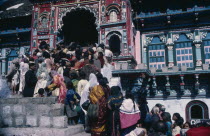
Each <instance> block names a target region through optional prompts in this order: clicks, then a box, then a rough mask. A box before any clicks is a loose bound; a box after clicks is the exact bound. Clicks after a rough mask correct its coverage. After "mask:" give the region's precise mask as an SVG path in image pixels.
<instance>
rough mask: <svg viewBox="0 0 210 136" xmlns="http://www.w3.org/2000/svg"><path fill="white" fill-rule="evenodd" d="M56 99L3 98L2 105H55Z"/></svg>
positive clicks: (0, 101) (0, 102) (0, 100)
mask: <svg viewBox="0 0 210 136" xmlns="http://www.w3.org/2000/svg"><path fill="white" fill-rule="evenodd" d="M55 103H57V98H56V97H37V98H36V97H24V98H17V97H15V98H1V99H0V104H55Z"/></svg>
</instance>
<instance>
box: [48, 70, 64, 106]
mask: <svg viewBox="0 0 210 136" xmlns="http://www.w3.org/2000/svg"><path fill="white" fill-rule="evenodd" d="M47 88H48V89H49V90H50V91H52V96H57V97H58V102H59V103H64V102H65V98H66V92H67V88H66V85H65V83H64V78H63V77H62V76H61V75H59V74H55V75H53V83H52V84H51V85H49V86H48V87H47Z"/></svg>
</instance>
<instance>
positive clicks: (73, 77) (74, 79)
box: [70, 71, 79, 92]
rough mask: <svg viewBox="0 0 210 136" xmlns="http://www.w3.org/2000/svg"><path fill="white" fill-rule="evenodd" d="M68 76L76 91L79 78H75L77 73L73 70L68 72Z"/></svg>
mask: <svg viewBox="0 0 210 136" xmlns="http://www.w3.org/2000/svg"><path fill="white" fill-rule="evenodd" d="M70 78H71V81H72V83H73V85H74V89H75V91H76V92H78V82H79V80H78V79H77V78H78V75H77V73H76V71H75V72H72V73H71V74H70Z"/></svg>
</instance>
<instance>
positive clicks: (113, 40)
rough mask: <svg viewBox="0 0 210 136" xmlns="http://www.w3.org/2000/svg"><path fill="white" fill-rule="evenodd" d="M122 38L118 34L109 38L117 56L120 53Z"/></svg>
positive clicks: (111, 48)
mask: <svg viewBox="0 0 210 136" xmlns="http://www.w3.org/2000/svg"><path fill="white" fill-rule="evenodd" d="M120 43H121V42H120V38H119V36H118V35H112V36H111V37H110V39H109V47H110V50H111V51H112V52H113V54H114V55H115V56H118V55H120Z"/></svg>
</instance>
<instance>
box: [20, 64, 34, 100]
mask: <svg viewBox="0 0 210 136" xmlns="http://www.w3.org/2000/svg"><path fill="white" fill-rule="evenodd" d="M35 69H36V67H35V63H29V70H28V71H27V72H26V74H25V88H24V90H23V96H24V97H33V95H34V89H35V86H36V83H37V77H36V75H35Z"/></svg>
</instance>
